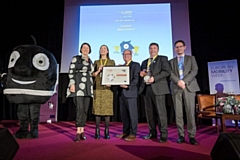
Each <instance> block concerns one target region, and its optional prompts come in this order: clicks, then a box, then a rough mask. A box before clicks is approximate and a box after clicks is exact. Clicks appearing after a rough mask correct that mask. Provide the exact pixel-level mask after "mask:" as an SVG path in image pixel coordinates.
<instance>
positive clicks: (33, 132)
mask: <svg viewBox="0 0 240 160" xmlns="http://www.w3.org/2000/svg"><path fill="white" fill-rule="evenodd" d="M26 138H38V130H36V129H34V130H31V131H30V132H29V133H28V134H27V136H26Z"/></svg>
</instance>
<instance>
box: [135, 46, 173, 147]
mask: <svg viewBox="0 0 240 160" xmlns="http://www.w3.org/2000/svg"><path fill="white" fill-rule="evenodd" d="M158 52H159V46H158V44H157V43H151V44H150V45H149V54H150V58H148V59H146V60H144V61H143V62H142V65H141V72H140V77H142V78H141V80H142V83H141V85H140V87H139V94H143V95H144V101H145V111H146V117H147V123H148V128H149V131H150V132H149V134H148V135H146V136H144V139H152V138H156V137H157V130H156V119H155V116H156V115H157V120H158V129H159V131H160V139H159V142H160V143H162V142H166V141H167V138H168V130H167V110H166V101H165V95H166V94H169V93H170V90H169V86H168V82H167V77H169V76H170V71H171V67H170V64H169V62H168V58H167V57H166V56H160V55H158Z"/></svg>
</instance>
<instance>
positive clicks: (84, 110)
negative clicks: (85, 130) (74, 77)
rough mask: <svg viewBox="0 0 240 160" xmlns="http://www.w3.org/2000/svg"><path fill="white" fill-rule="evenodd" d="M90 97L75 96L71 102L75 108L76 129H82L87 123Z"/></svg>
mask: <svg viewBox="0 0 240 160" xmlns="http://www.w3.org/2000/svg"><path fill="white" fill-rule="evenodd" d="M90 100H91V97H89V96H76V97H74V98H73V102H74V104H75V106H76V127H84V126H85V124H86V121H87V114H88V108H89V104H90Z"/></svg>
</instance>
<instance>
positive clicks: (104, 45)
mask: <svg viewBox="0 0 240 160" xmlns="http://www.w3.org/2000/svg"><path fill="white" fill-rule="evenodd" d="M103 46H105V47H106V48H107V51H108V53H107V59H110V57H109V49H108V46H107V45H105V44H103V45H101V46H100V49H101V48H102V47H103ZM100 49H99V53H100ZM99 59H101V54H99Z"/></svg>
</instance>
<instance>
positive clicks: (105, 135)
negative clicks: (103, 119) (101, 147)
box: [104, 129, 110, 139]
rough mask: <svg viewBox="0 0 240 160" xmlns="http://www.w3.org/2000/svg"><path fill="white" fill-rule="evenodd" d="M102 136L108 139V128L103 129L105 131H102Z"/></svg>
mask: <svg viewBox="0 0 240 160" xmlns="http://www.w3.org/2000/svg"><path fill="white" fill-rule="evenodd" d="M104 138H105V139H110V136H109V129H105V131H104Z"/></svg>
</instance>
